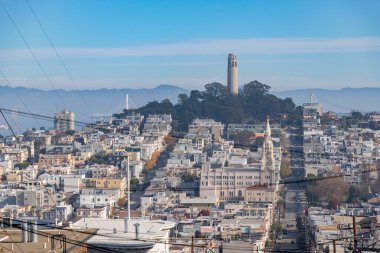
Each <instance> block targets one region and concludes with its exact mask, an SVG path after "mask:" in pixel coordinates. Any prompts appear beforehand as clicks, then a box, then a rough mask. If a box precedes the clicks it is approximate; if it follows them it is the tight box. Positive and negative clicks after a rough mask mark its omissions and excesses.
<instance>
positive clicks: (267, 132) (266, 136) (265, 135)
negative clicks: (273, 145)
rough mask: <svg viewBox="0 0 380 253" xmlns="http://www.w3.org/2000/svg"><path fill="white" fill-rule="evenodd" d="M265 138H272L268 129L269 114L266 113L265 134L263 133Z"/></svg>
mask: <svg viewBox="0 0 380 253" xmlns="http://www.w3.org/2000/svg"><path fill="white" fill-rule="evenodd" d="M264 137H265V140H266V139H267V138H270V139H272V131H271V130H270V125H269V115H267V126H266V128H265V134H264Z"/></svg>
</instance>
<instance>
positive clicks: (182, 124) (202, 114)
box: [114, 81, 302, 131]
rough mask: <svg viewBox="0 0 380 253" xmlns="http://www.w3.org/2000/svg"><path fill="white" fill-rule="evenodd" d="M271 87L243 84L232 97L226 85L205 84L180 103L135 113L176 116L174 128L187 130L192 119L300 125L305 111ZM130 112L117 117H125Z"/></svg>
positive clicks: (148, 107) (156, 104)
mask: <svg viewBox="0 0 380 253" xmlns="http://www.w3.org/2000/svg"><path fill="white" fill-rule="evenodd" d="M269 90H270V86H268V85H266V84H262V83H260V82H258V81H253V82H250V83H247V84H244V85H243V87H242V88H241V89H240V90H239V94H238V95H233V94H229V93H228V91H227V88H226V86H224V85H223V84H220V83H216V82H214V83H210V84H206V85H205V90H204V91H199V90H192V91H191V92H190V95H187V94H180V95H178V102H177V104H172V103H171V102H170V101H169V100H168V99H165V100H163V101H161V102H158V101H153V102H150V103H148V104H146V105H145V106H142V107H140V108H138V109H135V110H133V111H134V112H138V113H141V114H143V115H148V114H154V113H167V114H171V115H172V116H173V120H174V124H173V128H174V130H176V131H186V130H187V127H188V125H189V124H190V123H191V122H192V121H193V119H195V118H197V117H199V118H213V119H215V120H217V121H221V122H223V123H225V124H230V123H257V122H262V121H264V120H265V119H266V117H267V115H269V116H270V117H271V119H272V120H274V121H277V122H281V123H285V124H291V125H295V124H301V122H302V110H301V108H300V107H296V106H295V104H294V103H293V101H292V99H290V98H285V99H281V98H278V97H276V96H274V95H272V94H270V93H269ZM130 112H131V110H130V111H124V112H123V113H120V114H115V115H114V116H115V117H117V118H122V117H124V116H125V115H127V114H129V113H130Z"/></svg>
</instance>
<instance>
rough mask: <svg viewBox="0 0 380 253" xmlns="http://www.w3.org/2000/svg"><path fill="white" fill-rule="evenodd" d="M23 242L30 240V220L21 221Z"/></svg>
mask: <svg viewBox="0 0 380 253" xmlns="http://www.w3.org/2000/svg"><path fill="white" fill-rule="evenodd" d="M21 230H22V231H21V233H22V242H23V243H27V242H28V221H26V220H24V221H22V223H21Z"/></svg>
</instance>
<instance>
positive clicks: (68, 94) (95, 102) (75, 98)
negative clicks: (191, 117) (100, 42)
mask: <svg viewBox="0 0 380 253" xmlns="http://www.w3.org/2000/svg"><path fill="white" fill-rule="evenodd" d="M188 92H189V91H188V90H186V89H183V88H180V87H177V86H173V85H166V84H164V85H158V86H157V87H155V88H152V89H145V88H142V89H127V88H126V89H106V88H104V89H97V90H56V91H54V90H47V91H46V90H40V89H33V88H25V87H15V88H11V87H9V86H0V106H1V107H4V108H7V109H14V110H19V111H24V112H32V113H37V114H42V115H47V116H54V113H55V112H58V111H61V110H63V109H64V108H65V107H66V108H67V109H69V110H71V111H73V112H74V113H75V119H76V120H79V121H85V122H92V121H93V119H91V116H92V115H94V114H105V115H111V114H112V113H116V112H121V111H122V109H123V108H124V107H125V95H126V94H128V96H129V106H130V108H138V107H140V106H142V105H145V104H146V103H148V102H150V101H153V100H157V101H162V100H163V99H169V100H170V101H171V102H172V103H176V102H177V96H178V94H181V93H188ZM59 97H61V98H62V100H63V102H64V103H65V105H66V106H64V105H63V104H62V102H61V100H60V99H59ZM20 98H22V101H21V99H20ZM25 105H26V106H27V108H26V107H25ZM11 119H12V120H13V121H14V122H16V123H17V125H18V126H19V129H20V130H18V129H16V130H18V132H20V131H22V129H24V128H27V127H32V126H35V125H36V124H37V123H38V124H39V125H38V126H36V127H41V126H46V127H50V126H53V123H52V122H46V121H41V120H39V121H37V122H36V121H35V120H33V121H31V119H29V118H22V117H20V116H17V117H16V116H15V115H12V117H11ZM0 122H1V123H0V124H3V121H2V120H1V121H0Z"/></svg>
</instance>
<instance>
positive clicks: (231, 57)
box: [227, 54, 238, 95]
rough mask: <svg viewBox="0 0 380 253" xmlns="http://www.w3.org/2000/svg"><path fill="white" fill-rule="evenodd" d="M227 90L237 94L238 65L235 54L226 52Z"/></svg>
mask: <svg viewBox="0 0 380 253" xmlns="http://www.w3.org/2000/svg"><path fill="white" fill-rule="evenodd" d="M227 90H228V92H229V93H231V94H234V95H237V94H238V67H237V57H236V54H228V67H227Z"/></svg>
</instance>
